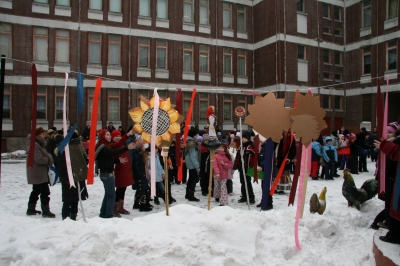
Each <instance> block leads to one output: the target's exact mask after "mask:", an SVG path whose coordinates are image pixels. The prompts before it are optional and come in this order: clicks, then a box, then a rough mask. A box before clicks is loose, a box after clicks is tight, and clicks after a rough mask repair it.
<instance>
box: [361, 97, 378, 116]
mask: <svg viewBox="0 0 400 266" xmlns="http://www.w3.org/2000/svg"><path fill="white" fill-rule="evenodd" d="M374 104H375V102H374ZM372 105H373V104H372V94H363V95H362V115H361V116H362V121H372ZM374 108H375V105H374Z"/></svg>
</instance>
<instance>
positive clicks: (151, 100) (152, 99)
mask: <svg viewBox="0 0 400 266" xmlns="http://www.w3.org/2000/svg"><path fill="white" fill-rule="evenodd" d="M155 100H156V98H155V97H151V99H150V108H152V107H154V101H155Z"/></svg>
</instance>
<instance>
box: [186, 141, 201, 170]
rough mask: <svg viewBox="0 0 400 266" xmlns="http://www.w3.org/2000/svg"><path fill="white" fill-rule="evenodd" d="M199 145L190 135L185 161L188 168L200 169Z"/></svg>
mask: <svg viewBox="0 0 400 266" xmlns="http://www.w3.org/2000/svg"><path fill="white" fill-rule="evenodd" d="M198 146H199V145H198V144H197V142H196V140H195V139H194V138H192V137H188V138H187V140H186V147H185V162H186V168H187V169H189V170H190V169H200V162H199V157H200V156H199V147H198Z"/></svg>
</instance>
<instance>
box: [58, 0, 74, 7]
mask: <svg viewBox="0 0 400 266" xmlns="http://www.w3.org/2000/svg"><path fill="white" fill-rule="evenodd" d="M57 5H58V6H71V4H70V0H57Z"/></svg>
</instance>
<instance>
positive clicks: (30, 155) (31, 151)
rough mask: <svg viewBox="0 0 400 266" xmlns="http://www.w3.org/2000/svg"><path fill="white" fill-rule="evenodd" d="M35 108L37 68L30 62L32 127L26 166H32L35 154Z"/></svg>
mask: <svg viewBox="0 0 400 266" xmlns="http://www.w3.org/2000/svg"><path fill="white" fill-rule="evenodd" d="M36 109H37V70H36V65H35V64H32V128H31V141H30V144H29V153H28V167H33V157H34V154H35V149H34V147H35V138H36V137H35V136H36V111H37V110H36Z"/></svg>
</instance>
